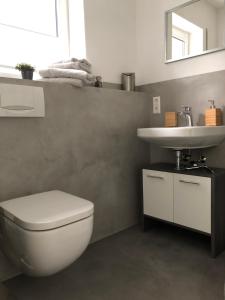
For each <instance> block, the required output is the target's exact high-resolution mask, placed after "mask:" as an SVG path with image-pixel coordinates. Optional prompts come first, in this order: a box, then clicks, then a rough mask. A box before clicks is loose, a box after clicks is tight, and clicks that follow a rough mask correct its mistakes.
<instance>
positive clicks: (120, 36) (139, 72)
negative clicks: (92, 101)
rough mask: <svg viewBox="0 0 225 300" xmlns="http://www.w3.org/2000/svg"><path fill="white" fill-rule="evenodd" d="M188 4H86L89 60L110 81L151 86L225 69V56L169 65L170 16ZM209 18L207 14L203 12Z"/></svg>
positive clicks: (176, 0)
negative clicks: (127, 76)
mask: <svg viewBox="0 0 225 300" xmlns="http://www.w3.org/2000/svg"><path fill="white" fill-rule="evenodd" d="M185 2H186V0H84V7H85V28H86V46H87V58H88V59H89V60H90V61H91V63H92V64H93V72H94V73H95V74H97V75H98V74H100V75H102V77H103V80H104V81H106V82H112V83H120V82H121V78H120V76H121V73H122V72H136V83H137V84H148V83H153V82H158V81H164V80H169V79H174V78H181V77H186V76H192V75H197V74H203V73H208V72H214V71H218V70H223V69H225V51H222V52H217V53H213V54H208V55H203V56H201V57H195V58H191V59H187V60H183V61H179V62H174V63H170V64H165V63H164V57H165V53H164V46H165V45H164V20H165V11H166V10H169V9H171V8H173V7H175V6H177V5H180V4H183V3H185ZM203 14H204V13H203Z"/></svg>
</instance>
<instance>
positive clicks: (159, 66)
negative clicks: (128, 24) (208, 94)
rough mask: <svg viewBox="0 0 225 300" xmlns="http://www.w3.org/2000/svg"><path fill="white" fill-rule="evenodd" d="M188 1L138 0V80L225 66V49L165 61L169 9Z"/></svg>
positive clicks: (206, 70)
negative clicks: (167, 13) (165, 32)
mask: <svg viewBox="0 0 225 300" xmlns="http://www.w3.org/2000/svg"><path fill="white" fill-rule="evenodd" d="M185 2H186V0H136V13H137V15H136V20H137V66H138V68H137V84H147V83H153V82H159V81H164V80H169V79H174V78H182V77H186V76H192V75H197V74H203V73H208V72H214V71H219V70H224V69H225V51H221V52H217V53H212V54H207V55H203V56H199V57H195V58H191V59H187V60H183V61H179V62H174V63H170V64H165V63H164V57H165V52H164V39H165V37H164V21H165V15H164V14H165V11H166V10H169V9H171V8H173V7H175V6H177V5H180V4H183V3H185ZM203 13H204V12H203Z"/></svg>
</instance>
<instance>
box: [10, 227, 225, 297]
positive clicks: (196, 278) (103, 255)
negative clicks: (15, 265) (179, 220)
mask: <svg viewBox="0 0 225 300" xmlns="http://www.w3.org/2000/svg"><path fill="white" fill-rule="evenodd" d="M224 280H225V253H224V254H222V255H220V256H219V257H218V258H217V259H212V258H210V255H209V243H208V239H206V238H205V237H204V238H202V237H201V235H198V234H193V233H190V232H189V231H185V230H181V229H177V228H173V227H168V226H160V227H155V228H153V229H151V230H150V231H148V232H145V233H144V232H142V231H141V229H140V228H139V227H135V228H131V229H129V230H126V231H123V232H121V233H119V234H116V235H114V236H112V237H109V238H107V239H105V240H102V241H100V242H97V243H95V244H92V245H91V246H89V248H88V250H87V251H86V252H85V253H84V254H83V256H82V257H81V258H80V259H79V260H78V261H77V262H75V263H74V264H73V265H72V266H71V267H69V268H67V269H66V270H65V271H63V272H61V273H59V274H57V275H55V276H51V277H48V278H41V279H34V278H28V277H26V276H18V277H16V278H15V279H13V280H10V281H7V282H6V283H5V285H6V287H7V288H8V289H9V291H10V292H11V293H12V294H13V295H15V298H16V299H17V300H28V299H29V300H40V299H41V300H89V299H91V300H95V299H96V300H97V299H98V300H120V299H123V300H124V299H129V300H139V299H140V300H145V299H148V300H222V299H224V297H223V293H224Z"/></svg>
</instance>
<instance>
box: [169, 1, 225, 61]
mask: <svg viewBox="0 0 225 300" xmlns="http://www.w3.org/2000/svg"><path fill="white" fill-rule="evenodd" d="M224 2H225V1H224V0H193V1H189V2H187V3H185V4H183V5H181V6H178V7H176V8H174V9H171V10H169V11H167V12H166V63H169V62H173V61H177V60H181V59H186V58H189V57H193V56H198V55H202V54H207V53H211V52H215V51H220V50H224V49H225V3H224Z"/></svg>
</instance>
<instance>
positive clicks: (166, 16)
mask: <svg viewBox="0 0 225 300" xmlns="http://www.w3.org/2000/svg"><path fill="white" fill-rule="evenodd" d="M199 1H201V0H191V1H188V2H185V3H183V4H181V5H178V6H176V7H174V8H172V9H169V10H167V11H166V12H165V20H164V21H165V26H164V47H165V64H169V63H172V62H176V61H181V60H185V59H189V58H193V57H198V56H202V55H205V54H210V53H214V52H219V51H223V50H225V46H224V47H219V48H213V49H210V50H206V51H203V52H202V53H199V54H194V55H186V56H184V57H182V58H178V59H167V34H168V26H167V20H168V15H169V14H170V13H172V12H176V11H177V10H178V9H180V8H183V7H186V6H189V5H190V4H193V3H195V2H199ZM224 4H225V1H224Z"/></svg>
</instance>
